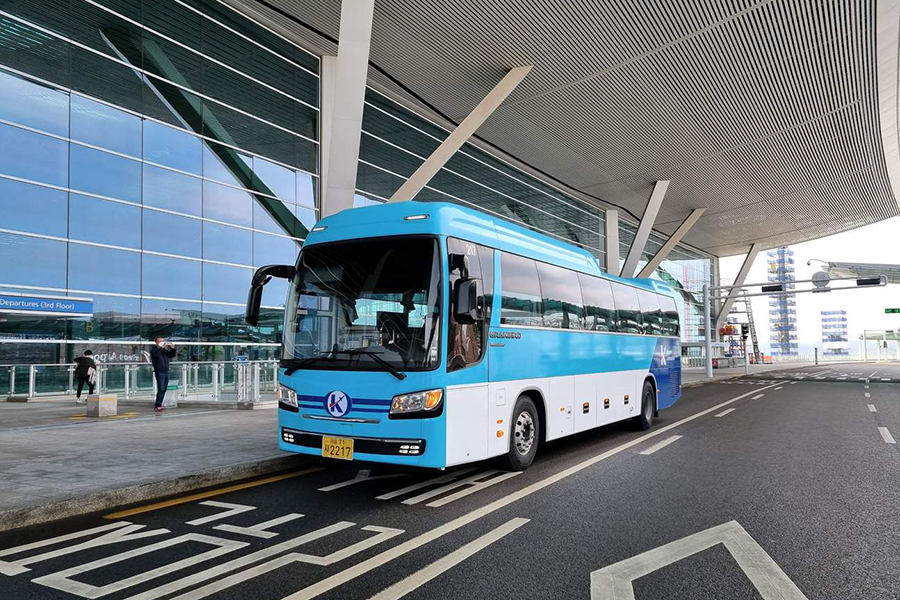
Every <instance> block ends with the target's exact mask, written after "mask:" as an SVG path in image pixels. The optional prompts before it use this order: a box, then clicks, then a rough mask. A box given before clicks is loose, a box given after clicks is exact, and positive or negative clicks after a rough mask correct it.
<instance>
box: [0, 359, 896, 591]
mask: <svg viewBox="0 0 900 600" xmlns="http://www.w3.org/2000/svg"><path fill="white" fill-rule="evenodd" d="M860 366H862V367H865V368H862V369H857V368H856V367H850V366H847V367H846V369H847V370H846V371H841V369H840V367H836V366H830V367H827V369H828V372H829V373H832V371H834V370H835V369H837V370H836V371H835V372H834V373H833V374H834V375H835V378H836V380H835V381H826V380H821V379H819V378H818V377H815V378H813V377H810V376H809V373H810V372H813V369H811V368H807V369H806V371H804V372H803V373H800V372H781V373H777V374H767V375H766V378H763V377H761V376H758V375H757V376H752V377H751V378H747V379H738V380H732V381H731V382H727V383H726V382H723V383H716V384H710V385H706V386H702V387H700V388H693V389H688V390H686V391H685V395H684V398H683V399H682V400H681V401H680V402H679V403H678V404H677V405H676V406H675V407H673V408H671V409H669V410H666V411H663V412H662V413H661V414H660V418H659V419H658V420H657V421H656V422H655V424H654V427H653V429H651V430H650V431H649V432H638V431H635V430H633V429H630V428H629V427H628V426H626V425H621V424H620V425H615V426H610V427H605V428H602V429H600V430H595V431H593V432H587V433H585V434H582V435H578V436H575V437H572V438H568V439H566V440H562V441H560V442H557V443H550V444H547V445H546V446H544V447H543V448H542V449H541V452H540V453H539V456H538V461H537V462H536V463H535V465H534V466H533V467H532V468H531V469H529V470H528V471H526V472H525V473H523V474H516V475H510V474H507V473H506V472H504V471H502V467H501V466H499V465H497V464H494V463H481V464H476V465H471V466H468V467H464V468H455V469H449V470H447V471H446V472H438V471H410V470H408V469H406V470H403V469H397V468H391V467H384V466H379V465H366V464H357V463H343V462H337V461H312V462H311V463H310V465H309V468H308V469H303V470H301V471H298V472H295V473H290V474H287V476H285V477H284V478H281V479H279V480H277V481H270V482H268V483H261V484H259V485H253V486H252V487H246V488H244V489H239V490H232V491H226V492H224V493H221V492H222V490H212V491H211V494H212V495H210V496H208V497H202V498H175V499H174V502H175V503H173V504H170V505H151V506H144V507H137V509H136V510H138V511H141V512H137V513H134V514H129V511H128V510H125V511H124V513H123V514H121V515H112V518H109V517H110V515H109V514H107V515H89V516H85V517H79V518H74V519H68V520H65V521H59V522H56V523H51V524H47V525H42V526H38V527H32V528H27V529H22V530H15V531H11V532H7V533H5V534H2V535H0V598H15V599H17V600H18V599H32V598H41V599H44V598H48V599H55V598H79V597H86V598H87V597H93V598H110V599H120V598H141V599H145V600H146V599H150V598H166V599H172V598H178V599H179V600H187V599H197V598H217V599H226V598H227V599H238V598H241V599H243V598H252V599H254V600H268V599H274V600H278V599H281V598H290V599H291V600H299V599H301V598H321V599H323V600H332V599H334V600H336V599H342V600H344V599H350V598H354V599H355V598H360V599H366V598H373V597H374V598H378V599H379V600H385V599H388V598H399V597H404V598H410V599H422V600H424V599H435V598H452V599H461V600H474V599H481V598H491V599H506V598H509V599H517V600H521V599H525V598H594V599H600V598H603V599H610V600H612V599H615V600H627V599H629V598H632V597H633V598H635V599H636V600H644V599H669V598H685V599H691V600H693V599H698V600H704V599H723V600H724V599H729V600H731V599H743V598H747V599H751V598H752V599H760V598H762V599H765V600H768V599H770V598H771V599H775V598H777V599H779V600H797V599H802V598H808V599H810V600H812V599H832V598H834V599H845V598H864V599H867V600H878V599H885V600H888V599H890V600H896V599H897V598H900V520H898V519H897V517H896V515H897V510H898V506H900V486H898V485H897V482H898V481H900V478H898V475H900V450H898V447H897V444H895V443H889V442H891V441H893V438H897V439H900V385H897V384H896V383H891V382H884V381H882V380H881V377H880V376H878V377H874V376H873V377H870V378H868V379H869V381H868V383H867V382H866V381H865V380H866V377H865V376H866V375H870V374H871V373H872V371H878V372H882V370H885V371H884V372H888V371H891V370H892V374H891V375H884V376H885V377H892V378H893V377H900V369H897V368H896V367H893V368H890V367H885V366H884V365H860ZM857 371H858V372H860V373H863V379H862V380H859V378H858V377H856V378H854V377H850V374H851V373H856V372H857ZM817 372H818V371H817ZM804 373H805V374H804ZM843 374H846V375H847V377H846V379H843V380H840V381H838V380H837V378H839V377H841V376H842V375H843ZM829 376H831V375H829ZM866 386H868V387H866ZM223 443H227V440H223ZM438 478H440V479H438ZM350 482H353V483H350ZM256 483H259V482H256ZM442 486H446V487H444V489H443V490H442V491H438V490H440V489H441V488H442ZM454 486H455V487H454ZM210 503H216V504H210ZM270 521H271V523H270ZM125 523H128V524H131V525H126V524H125ZM254 526H255V527H254ZM99 527H106V528H107V529H105V530H103V531H96V532H90V531H89V530H91V529H95V528H99ZM272 534H275V535H272ZM57 536H68V538H66V539H59V540H55V541H53V540H51V538H55V537H57ZM46 540H51V541H50V542H49V543H46ZM101 544H102V545H101ZM2 561H5V562H2ZM629 593H633V596H630V595H628V594H629Z"/></svg>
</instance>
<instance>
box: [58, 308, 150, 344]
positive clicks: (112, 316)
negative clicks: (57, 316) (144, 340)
mask: <svg viewBox="0 0 900 600" xmlns="http://www.w3.org/2000/svg"><path fill="white" fill-rule="evenodd" d="M93 300H94V316H93V318H90V319H69V337H70V338H72V339H103V340H131V339H136V338H137V337H138V336H140V334H141V332H140V321H141V301H140V299H138V298H123V297H122V296H100V295H97V296H94V297H93ZM113 351H114V352H115V353H116V354H117V355H119V354H122V353H123V350H122V349H121V347H119V349H118V350H113Z"/></svg>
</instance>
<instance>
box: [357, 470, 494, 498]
mask: <svg viewBox="0 0 900 600" xmlns="http://www.w3.org/2000/svg"><path fill="white" fill-rule="evenodd" d="M477 468H478V467H466V468H465V469H459V470H457V471H453V472H452V473H447V474H446V475H441V476H440V477H435V478H434V479H429V480H427V481H420V482H419V483H414V484H412V485H408V486H406V487H404V488H400V489H399V490H395V491H393V492H388V493H387V494H382V495H380V496H375V499H376V500H390V499H391V498H396V497H397V496H403V495H405V494H408V493H410V492H414V491H416V490H421V489H422V488H426V487H429V486H432V485H438V484H441V483H448V482H450V481H453V480H454V479H458V478H459V477H462V476H463V475H465V474H466V473H471V472H472V471H475V470H476V469H477Z"/></svg>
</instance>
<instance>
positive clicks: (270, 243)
mask: <svg viewBox="0 0 900 600" xmlns="http://www.w3.org/2000/svg"><path fill="white" fill-rule="evenodd" d="M299 251H300V243H299V242H296V241H294V240H291V239H288V238H285V237H281V236H277V235H267V234H265V233H254V234H253V265H254V266H256V267H262V266H265V265H292V264H294V263H296V262H297V253H298V252H299Z"/></svg>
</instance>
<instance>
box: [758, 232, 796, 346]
mask: <svg viewBox="0 0 900 600" xmlns="http://www.w3.org/2000/svg"><path fill="white" fill-rule="evenodd" d="M766 262H767V264H768V269H769V273H768V277H767V279H768V280H769V281H771V282H772V283H783V284H784V290H785V291H787V290H793V289H794V284H793V283H791V282H793V281H794V279H796V278H795V277H794V251H793V250H791V249H790V248H775V249H774V250H769V251H768V252H766ZM769 326H770V329H769V342H770V344H771V346H772V356H796V355H797V353H798V352H799V346H798V344H797V297H796V295H794V294H784V295H780V296H779V295H774V296H769Z"/></svg>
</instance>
